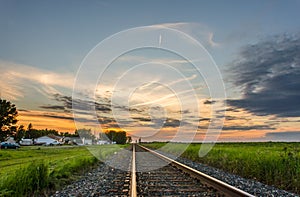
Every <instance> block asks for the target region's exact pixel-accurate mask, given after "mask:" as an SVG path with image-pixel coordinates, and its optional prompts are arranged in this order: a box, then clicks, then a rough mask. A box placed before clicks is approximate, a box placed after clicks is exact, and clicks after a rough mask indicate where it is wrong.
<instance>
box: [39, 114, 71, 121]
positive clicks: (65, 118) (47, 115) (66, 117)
mask: <svg viewBox="0 0 300 197" xmlns="http://www.w3.org/2000/svg"><path fill="white" fill-rule="evenodd" d="M42 116H43V117H48V118H57V119H64V120H74V118H73V117H72V116H59V115H50V114H43V115H42Z"/></svg>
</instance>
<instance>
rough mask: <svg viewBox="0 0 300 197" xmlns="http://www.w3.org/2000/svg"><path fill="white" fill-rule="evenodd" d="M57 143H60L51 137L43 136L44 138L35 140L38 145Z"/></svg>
mask: <svg viewBox="0 0 300 197" xmlns="http://www.w3.org/2000/svg"><path fill="white" fill-rule="evenodd" d="M57 142H58V140H57V139H54V138H52V137H50V136H42V137H39V138H37V139H36V140H35V143H36V144H46V145H49V144H56V143H57Z"/></svg>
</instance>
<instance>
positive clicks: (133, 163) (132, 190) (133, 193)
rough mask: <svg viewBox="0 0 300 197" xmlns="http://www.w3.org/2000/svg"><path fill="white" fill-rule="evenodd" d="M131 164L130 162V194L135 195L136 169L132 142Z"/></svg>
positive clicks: (134, 196)
mask: <svg viewBox="0 0 300 197" xmlns="http://www.w3.org/2000/svg"><path fill="white" fill-rule="evenodd" d="M131 162H132V164H131V185H130V196H131V197H136V196H137V192H136V169H135V144H132V161H131Z"/></svg>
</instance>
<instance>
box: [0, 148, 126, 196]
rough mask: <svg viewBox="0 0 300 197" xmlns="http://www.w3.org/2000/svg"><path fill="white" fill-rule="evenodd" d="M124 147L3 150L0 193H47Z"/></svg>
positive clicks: (0, 154)
mask: <svg viewBox="0 0 300 197" xmlns="http://www.w3.org/2000/svg"><path fill="white" fill-rule="evenodd" d="M125 146H126V145H123V146H117V145H103V146H90V147H89V149H90V150H93V151H90V150H88V149H87V148H86V147H78V146H75V147H72V146H62V147H22V148H20V149H18V150H0V169H1V170H0V196H35V195H43V194H44V195H46V193H47V192H48V193H49V192H51V191H52V190H56V189H59V188H60V187H61V186H63V185H65V184H67V183H69V182H70V181H71V180H73V179H75V178H76V177H77V176H76V174H78V173H79V172H82V171H85V170H88V169H90V168H91V166H93V165H94V164H96V163H97V162H98V159H97V158H100V159H102V160H103V159H104V158H107V157H108V156H109V155H111V154H113V153H114V152H116V151H118V150H120V147H125ZM91 152H92V153H93V154H92V153H91ZM97 154H98V155H97ZM95 156H96V157H97V158H96V157H95Z"/></svg>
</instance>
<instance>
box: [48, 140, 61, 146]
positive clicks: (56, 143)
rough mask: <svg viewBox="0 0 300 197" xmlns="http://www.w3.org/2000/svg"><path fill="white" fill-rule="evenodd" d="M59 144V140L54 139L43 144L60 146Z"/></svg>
mask: <svg viewBox="0 0 300 197" xmlns="http://www.w3.org/2000/svg"><path fill="white" fill-rule="evenodd" d="M60 145H62V144H61V143H60V142H58V141H57V140H54V141H53V142H50V143H46V144H45V146H60Z"/></svg>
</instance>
